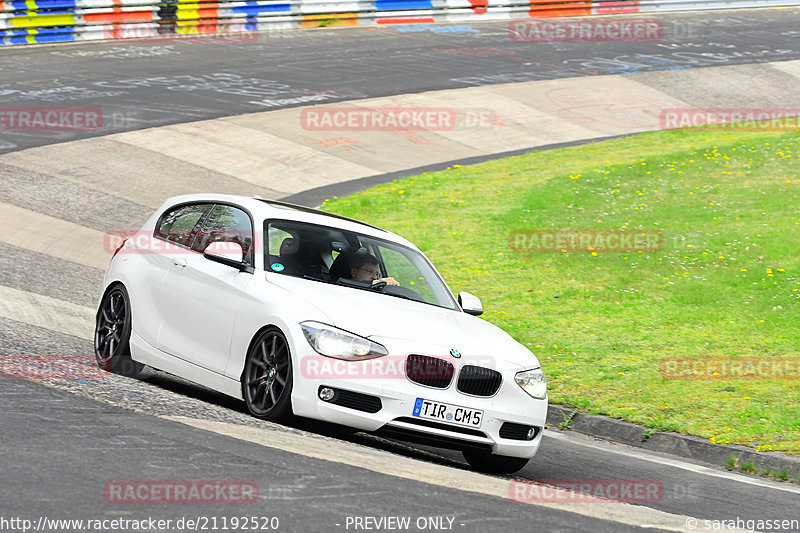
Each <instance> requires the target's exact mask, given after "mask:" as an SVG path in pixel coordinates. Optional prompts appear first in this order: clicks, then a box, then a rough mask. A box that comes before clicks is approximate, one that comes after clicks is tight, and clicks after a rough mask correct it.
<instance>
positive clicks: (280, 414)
mask: <svg viewBox="0 0 800 533" xmlns="http://www.w3.org/2000/svg"><path fill="white" fill-rule="evenodd" d="M242 396H243V397H244V401H245V403H246V404H247V410H248V411H250V414H251V415H253V416H254V417H256V418H260V419H262V420H269V421H271V422H280V421H284V420H287V419H288V418H290V417H291V416H292V354H291V353H290V351H289V343H288V342H287V341H286V337H285V336H284V335H283V333H282V332H281V330H279V329H278V328H276V327H270V328H267V329H265V330H263V331H261V332H260V333H259V334H258V336H256V338H255V341H254V342H253V343H252V345H251V346H250V349H249V350H248V352H247V359H246V360H245V364H244V372H243V373H242Z"/></svg>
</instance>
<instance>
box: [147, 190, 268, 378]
mask: <svg viewBox="0 0 800 533" xmlns="http://www.w3.org/2000/svg"><path fill="white" fill-rule="evenodd" d="M216 241H226V242H237V243H239V244H240V245H241V246H242V249H243V250H244V251H245V253H244V257H243V259H244V260H245V261H247V262H248V263H249V264H250V265H251V266H252V265H253V246H252V244H253V223H252V219H251V217H250V215H249V214H248V213H247V212H246V211H244V210H243V209H241V208H239V207H237V206H233V205H228V204H221V203H217V204H215V205H214V207H213V208H212V209H211V211H210V212H209V213H208V214H207V215H206V216H205V217H204V218H203V220H201V222H200V224H199V225H198V227H197V228H196V229H195V232H194V235H193V240H192V244H191V251H190V252H189V253H185V254H176V255H174V256H173V260H172V265H171V268H170V269H169V272H168V273H167V276H166V278H165V279H164V285H163V290H162V297H161V302H162V304H161V308H162V322H161V328H160V330H159V335H158V348H159V349H160V350H162V351H164V352H167V353H169V354H171V355H173V356H175V357H178V358H180V359H183V360H185V361H188V362H190V363H193V364H196V365H199V366H201V367H203V368H206V369H208V370H211V371H213V372H218V373H220V374H222V373H223V371H224V370H225V365H226V364H227V362H228V354H229V351H230V343H231V335H232V332H233V326H234V322H235V319H236V313H237V310H238V308H239V304H240V302H241V299H242V295H243V294H244V291H245V289H246V287H247V285H248V283H249V282H250V281H251V280H252V274H250V273H247V272H240V271H239V270H237V269H235V268H231V267H229V266H226V265H223V264H220V263H217V262H214V261H211V260H209V259H206V258H205V257H203V254H202V252H203V250H205V248H206V247H207V246H208V245H209V244H211V243H212V242H216Z"/></svg>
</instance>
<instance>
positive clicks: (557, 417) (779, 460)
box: [547, 404, 800, 478]
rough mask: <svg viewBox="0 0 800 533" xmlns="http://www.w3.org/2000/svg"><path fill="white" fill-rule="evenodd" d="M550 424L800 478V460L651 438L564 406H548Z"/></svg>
mask: <svg viewBox="0 0 800 533" xmlns="http://www.w3.org/2000/svg"><path fill="white" fill-rule="evenodd" d="M547 423H548V425H549V426H550V427H551V428H552V429H556V428H558V427H559V426H560V425H561V424H562V423H566V424H567V425H568V429H565V430H562V431H575V432H576V433H581V434H583V435H588V436H591V437H598V438H602V439H606V440H610V441H613V442H619V443H621V444H627V445H628V446H635V447H637V448H643V449H645V450H650V451H655V452H662V453H667V454H670V455H676V456H679V457H683V458H686V459H695V460H698V461H703V462H706V463H711V464H714V465H720V466H725V464H726V462H727V461H728V458H729V457H730V456H731V455H734V456H736V457H737V460H738V461H739V463H740V464H741V463H742V462H749V463H752V464H753V465H755V467H756V468H758V469H759V471H763V470H769V471H772V472H775V471H782V470H785V471H786V472H787V473H788V474H789V475H790V476H792V477H795V478H797V477H798V476H800V457H795V456H791V455H786V454H783V453H780V452H758V451H755V450H753V449H752V448H748V447H746V446H739V445H737V444H714V443H711V442H709V441H708V439H705V438H703V437H696V436H693V435H682V434H680V433H670V432H665V431H655V432H653V433H652V434H650V436H646V433H645V432H646V431H647V430H648V428H647V427H645V426H640V425H638V424H633V423H631V422H625V421H624V420H619V419H616V418H611V417H608V416H602V415H590V414H586V413H582V412H580V411H578V410H577V409H572V408H570V407H564V406H563V405H554V404H550V405H549V406H548V409H547Z"/></svg>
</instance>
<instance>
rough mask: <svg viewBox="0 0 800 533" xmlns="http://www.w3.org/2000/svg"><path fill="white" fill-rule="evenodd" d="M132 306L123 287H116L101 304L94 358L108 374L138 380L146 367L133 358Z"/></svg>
mask: <svg viewBox="0 0 800 533" xmlns="http://www.w3.org/2000/svg"><path fill="white" fill-rule="evenodd" d="M131 320H132V319H131V303H130V298H129V296H128V291H127V290H126V289H125V287H124V286H123V285H121V284H118V285H115V286H113V287H112V288H111V289H110V290H109V291H108V292H107V293H106V295H105V296H104V297H103V299H102V300H101V301H100V307H99V308H98V310H97V316H96V318H95V329H94V356H95V361H97V366H99V367H100V368H102V369H103V370H105V371H106V372H113V373H114V374H119V375H121V376H127V377H129V378H135V377H136V376H138V375H139V374H140V373H141V372H142V370H143V369H144V365H143V364H141V363H137V362H136V361H134V360H133V359H132V358H131V347H130V340H131V323H132V322H131Z"/></svg>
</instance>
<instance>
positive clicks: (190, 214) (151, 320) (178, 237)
mask: <svg viewBox="0 0 800 533" xmlns="http://www.w3.org/2000/svg"><path fill="white" fill-rule="evenodd" d="M212 207H214V204H209V203H189V204H180V205H176V206H172V207H171V208H169V209H167V210H166V211H165V212H164V213H163V214H162V215H161V217H160V218H159V220H158V222H157V223H156V226H155V230H154V232H153V236H152V239H149V238H148V239H147V244H146V245H145V246H144V248H143V249H142V255H141V257H142V259H143V260H142V261H140V262H139V265H140V268H139V271H138V272H137V280H139V282H140V285H139V286H138V287H137V290H135V291H134V293H133V294H132V297H133V298H134V301H133V303H134V304H136V307H135V308H136V311H137V312H136V313H134V321H135V322H134V331H136V332H137V334H139V335H140V336H141V338H142V339H143V340H144V341H145V342H147V343H148V344H150V345H151V346H157V343H158V332H159V329H160V328H161V322H162V316H163V312H162V291H163V289H164V279H165V278H166V276H167V273H169V272H170V270H172V268H173V262H174V261H175V260H176V257H178V256H185V255H186V254H187V253H189V245H190V244H191V243H192V239H193V238H194V233H193V232H194V229H195V226H196V225H197V223H198V222H199V221H200V220H201V219H202V218H203V217H204V216H205V215H206V214H207V213H208V212H209V211H210V210H211V208H212ZM137 237H139V236H137ZM141 237H149V236H148V235H142V236H141Z"/></svg>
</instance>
